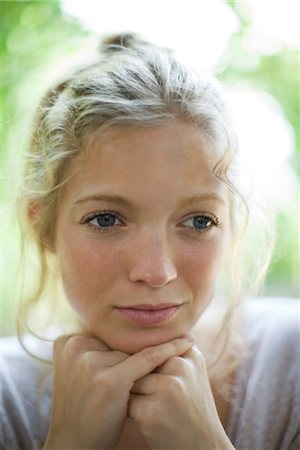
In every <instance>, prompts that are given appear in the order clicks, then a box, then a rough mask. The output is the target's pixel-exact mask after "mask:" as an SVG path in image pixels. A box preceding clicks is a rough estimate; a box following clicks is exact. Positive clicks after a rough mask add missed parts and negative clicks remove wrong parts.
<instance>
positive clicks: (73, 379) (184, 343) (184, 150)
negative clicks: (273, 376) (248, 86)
mask: <svg viewBox="0 0 300 450" xmlns="http://www.w3.org/2000/svg"><path fill="white" fill-rule="evenodd" d="M213 164H214V159H213V158H211V157H209V156H208V150H207V148H206V147H205V141H204V140H203V139H202V136H201V132H200V131H199V130H198V131H197V130H194V129H192V128H191V127H189V126H187V125H183V124H179V123H178V124H177V125H176V126H173V127H171V126H169V127H159V128H134V127H119V128H118V129H110V130H108V131H107V132H106V134H105V135H104V136H103V138H102V139H100V138H99V137H98V138H96V139H95V140H94V142H93V145H90V148H88V149H86V153H85V156H84V158H81V159H78V160H76V161H73V162H72V163H71V166H70V168H69V169H70V171H71V172H72V171H74V173H76V176H74V177H73V178H72V179H71V180H70V182H69V183H68V185H67V187H66V188H65V190H64V191H63V192H62V195H61V197H60V203H59V206H58V215H57V221H56V227H55V235H54V237H53V240H52V242H51V245H50V249H51V251H52V252H53V253H55V254H56V255H57V258H58V261H59V264H60V269H61V273H62V279H63V284H64V288H65V292H66V295H67V298H68V300H69V302H70V304H71V306H72V307H73V308H74V309H75V310H76V311H77V313H78V315H79V317H80V318H81V320H82V322H83V324H84V327H85V329H86V332H84V333H83V334H79V335H74V336H65V337H62V338H60V339H59V340H58V341H57V342H56V344H55V348H54V382H53V403H52V418H51V424H50V429H49V433H48V437H47V441H46V443H45V446H44V449H45V450H47V449H53V450H54V449H57V450H58V449H61V450H62V449H114V448H132V449H133V448H150V449H195V448H196V449H205V450H208V449H219V450H222V449H224V450H225V449H231V450H232V449H233V446H232V444H231V443H230V441H229V439H228V437H227V435H226V433H225V431H224V428H223V425H222V422H221V419H220V415H221V414H220V409H219V406H218V401H217V396H216V395H215V393H214V392H213V390H212V388H211V383H210V380H209V377H208V371H207V366H206V362H205V356H204V354H203V352H202V349H201V345H203V346H204V341H205V340H207V339H208V336H209V334H207V335H205V336H204V335H203V334H202V335H201V333H200V334H199V333H198V332H196V331H195V330H196V329H197V322H198V319H199V318H200V317H201V316H202V314H203V312H204V311H205V310H206V308H207V307H208V305H209V304H210V302H211V301H212V298H213V293H214V285H215V281H216V279H217V276H218V274H219V271H220V267H221V265H222V261H223V256H224V252H225V249H226V238H227V227H228V224H227V222H228V218H227V217H228V204H227V196H226V189H225V186H223V184H222V183H221V182H220V181H219V180H218V179H217V178H216V177H215V176H214V175H213V172H212V166H213ZM104 219H105V220H104ZM103 230H104V231H103ZM171 302H172V304H173V303H176V305H177V306H178V308H177V306H176V308H177V309H176V312H175V313H174V314H173V315H171V316H170V317H168V318H167V319H166V320H163V321H161V322H160V323H154V324H149V323H140V322H137V321H136V320H133V319H132V318H130V317H128V316H126V315H124V314H123V313H121V312H120V309H122V308H131V307H132V306H137V305H140V304H143V305H144V304H146V305H152V306H153V305H154V306H155V305H158V304H162V303H164V304H165V303H167V304H171ZM218 409H219V411H218ZM222 420H223V422H226V417H223V418H222Z"/></svg>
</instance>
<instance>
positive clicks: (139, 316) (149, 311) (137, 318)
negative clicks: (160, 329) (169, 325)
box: [115, 303, 182, 325]
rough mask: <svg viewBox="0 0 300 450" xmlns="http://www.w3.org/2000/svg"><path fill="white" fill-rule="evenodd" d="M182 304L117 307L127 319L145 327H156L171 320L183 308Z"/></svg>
mask: <svg viewBox="0 0 300 450" xmlns="http://www.w3.org/2000/svg"><path fill="white" fill-rule="evenodd" d="M181 306H182V303H180V304H177V303H159V304H155V305H152V304H149V303H147V304H138V305H132V306H127V307H116V308H115V309H116V310H117V311H118V312H120V313H121V314H122V315H123V316H124V317H125V318H126V319H128V320H130V321H133V322H137V323H139V324H143V325H155V324H160V323H163V322H166V321H168V320H170V319H171V318H172V317H173V316H174V315H175V314H176V313H177V311H178V310H179V309H180V308H181Z"/></svg>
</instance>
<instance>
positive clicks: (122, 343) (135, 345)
mask: <svg viewBox="0 0 300 450" xmlns="http://www.w3.org/2000/svg"><path fill="white" fill-rule="evenodd" d="M187 333H188V331H186V332H179V331H177V332H175V331H173V332H172V331H170V330H160V329H155V330H154V329H146V330H140V331H138V332H137V333H133V334H132V335H131V336H130V335H129V334H128V335H127V336H126V337H120V338H118V337H114V338H106V339H105V337H104V336H102V337H101V339H102V340H103V341H104V342H105V343H106V345H107V346H108V347H110V348H111V349H112V350H118V351H121V352H124V353H128V354H130V355H133V354H135V353H138V352H140V351H141V350H143V349H145V348H147V347H152V346H155V345H160V344H163V343H165V342H168V341H171V340H172V339H176V338H179V337H182V336H184V335H185V334H187Z"/></svg>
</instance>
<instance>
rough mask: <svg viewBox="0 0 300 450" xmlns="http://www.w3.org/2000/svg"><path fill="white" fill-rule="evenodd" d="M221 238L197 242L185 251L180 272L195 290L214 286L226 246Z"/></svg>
mask: <svg viewBox="0 0 300 450" xmlns="http://www.w3.org/2000/svg"><path fill="white" fill-rule="evenodd" d="M222 244H223V243H222V242H220V241H219V240H216V241H214V242H207V243H201V244H199V245H198V244H196V245H195V246H193V248H192V249H189V251H186V252H185V253H184V252H183V254H182V255H184V256H183V257H181V260H180V272H181V273H182V274H183V277H184V279H186V280H187V281H188V283H189V284H190V285H191V286H193V288H194V290H199V291H202V290H205V289H209V288H213V287H214V283H215V280H216V278H217V276H218V274H219V272H220V267H221V264H222V261H223V254H224V248H223V247H224V246H223V245H222Z"/></svg>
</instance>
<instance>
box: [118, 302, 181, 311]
mask: <svg viewBox="0 0 300 450" xmlns="http://www.w3.org/2000/svg"><path fill="white" fill-rule="evenodd" d="M180 305H182V303H156V304H151V303H140V304H138V305H129V306H117V308H118V309H140V310H142V311H155V310H159V309H165V308H173V307H174V306H180Z"/></svg>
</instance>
